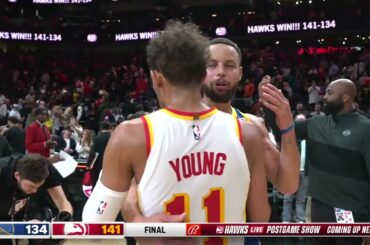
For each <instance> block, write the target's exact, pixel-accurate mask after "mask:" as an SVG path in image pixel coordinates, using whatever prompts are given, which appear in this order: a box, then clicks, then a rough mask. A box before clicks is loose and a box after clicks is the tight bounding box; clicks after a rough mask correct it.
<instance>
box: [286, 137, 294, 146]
mask: <svg viewBox="0 0 370 245" xmlns="http://www.w3.org/2000/svg"><path fill="white" fill-rule="evenodd" d="M292 142H293V140H292V137H291V136H289V137H287V138H286V139H284V143H285V144H288V145H290V144H292Z"/></svg>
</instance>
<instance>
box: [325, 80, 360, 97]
mask: <svg viewBox="0 0 370 245" xmlns="http://www.w3.org/2000/svg"><path fill="white" fill-rule="evenodd" d="M329 86H330V87H332V88H333V89H335V90H337V91H338V92H339V93H341V94H348V95H349V96H350V98H351V100H352V101H353V100H354V99H355V97H356V94H357V87H356V84H354V82H352V81H351V80H349V79H344V78H341V79H337V80H335V81H332V82H331V83H330V84H329Z"/></svg>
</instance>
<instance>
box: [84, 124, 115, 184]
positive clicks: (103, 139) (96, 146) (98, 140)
mask: <svg viewBox="0 0 370 245" xmlns="http://www.w3.org/2000/svg"><path fill="white" fill-rule="evenodd" d="M110 129H111V125H110V124H109V123H108V122H106V121H103V122H101V123H100V132H99V134H98V135H97V136H96V137H95V138H94V143H93V145H92V147H91V150H90V154H89V158H88V161H87V163H88V165H89V164H90V163H91V162H92V161H93V159H94V157H95V153H99V155H98V158H97V159H96V161H95V164H94V167H93V168H92V170H91V174H92V178H93V186H95V184H96V182H97V181H98V179H99V173H100V171H101V169H102V167H103V157H104V151H105V148H106V147H107V144H108V141H109V138H110V135H111V131H110Z"/></svg>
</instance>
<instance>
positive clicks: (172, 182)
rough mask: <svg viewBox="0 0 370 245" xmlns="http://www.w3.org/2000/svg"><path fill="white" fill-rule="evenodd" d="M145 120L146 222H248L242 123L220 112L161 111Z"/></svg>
mask: <svg viewBox="0 0 370 245" xmlns="http://www.w3.org/2000/svg"><path fill="white" fill-rule="evenodd" d="M142 119H143V122H144V126H145V131H146V135H147V150H148V152H150V153H149V156H148V159H147V162H146V166H145V170H144V173H143V176H142V178H141V181H140V183H139V185H138V194H139V204H140V208H141V211H142V213H143V214H144V216H150V215H153V214H156V213H160V212H166V213H168V214H182V213H184V212H186V214H187V222H245V207H246V201H247V196H248V189H249V181H250V176H249V175H250V174H249V167H248V162H247V159H246V156H245V152H244V149H243V146H242V144H241V129H240V125H239V122H238V120H237V119H236V118H235V117H232V116H231V115H228V114H226V113H223V112H220V111H218V110H216V109H210V110H207V111H204V112H200V113H185V112H178V111H174V110H172V109H162V110H159V111H157V112H154V113H151V114H149V115H146V116H144V117H142ZM228 240H229V244H230V242H231V239H228ZM233 240H234V239H233ZM239 242H240V240H239ZM231 243H234V242H231Z"/></svg>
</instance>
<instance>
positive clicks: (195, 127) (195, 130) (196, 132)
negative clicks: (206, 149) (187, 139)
mask: <svg viewBox="0 0 370 245" xmlns="http://www.w3.org/2000/svg"><path fill="white" fill-rule="evenodd" d="M193 135H194V139H195V140H200V129H199V126H198V125H193Z"/></svg>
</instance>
